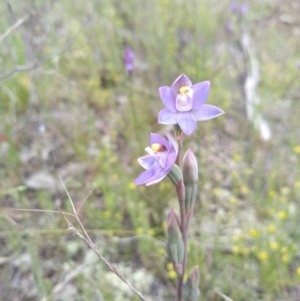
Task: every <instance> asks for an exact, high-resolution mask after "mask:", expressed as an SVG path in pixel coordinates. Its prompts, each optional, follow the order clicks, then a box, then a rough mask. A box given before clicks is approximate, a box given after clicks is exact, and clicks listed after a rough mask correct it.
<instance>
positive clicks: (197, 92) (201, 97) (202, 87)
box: [193, 81, 210, 110]
mask: <svg viewBox="0 0 300 301" xmlns="http://www.w3.org/2000/svg"><path fill="white" fill-rule="evenodd" d="M209 89H210V82H209V81H205V82H200V83H197V84H195V85H194V86H193V91H194V95H193V110H198V109H200V107H201V106H202V105H203V104H204V103H205V101H206V99H207V96H208V93H209Z"/></svg>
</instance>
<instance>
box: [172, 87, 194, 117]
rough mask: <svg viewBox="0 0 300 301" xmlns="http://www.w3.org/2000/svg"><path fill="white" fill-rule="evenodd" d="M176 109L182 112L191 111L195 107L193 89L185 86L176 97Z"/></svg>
mask: <svg viewBox="0 0 300 301" xmlns="http://www.w3.org/2000/svg"><path fill="white" fill-rule="evenodd" d="M175 105H176V109H177V111H180V112H185V111H190V110H191V109H192V107H193V89H192V88H191V87H189V86H183V87H181V88H180V89H179V91H178V94H177V96H176V104H175Z"/></svg>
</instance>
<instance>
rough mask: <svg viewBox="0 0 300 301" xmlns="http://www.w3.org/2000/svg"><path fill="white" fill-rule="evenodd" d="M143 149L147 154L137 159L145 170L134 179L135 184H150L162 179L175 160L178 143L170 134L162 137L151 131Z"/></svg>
mask: <svg viewBox="0 0 300 301" xmlns="http://www.w3.org/2000/svg"><path fill="white" fill-rule="evenodd" d="M145 150H146V152H147V153H148V155H146V156H143V157H140V158H138V160H137V161H138V163H139V164H140V165H141V166H142V167H143V168H144V169H145V171H144V172H143V173H141V174H140V175H139V176H138V177H137V178H136V179H135V185H146V186H150V185H153V184H156V183H158V182H160V181H161V180H162V179H164V178H165V177H166V176H167V175H168V173H169V172H170V170H171V168H172V167H173V165H174V164H175V162H176V159H177V155H178V144H177V141H176V140H175V139H174V137H173V136H171V135H170V134H167V135H166V137H163V136H160V135H158V134H154V133H151V134H150V146H148V147H146V149H145Z"/></svg>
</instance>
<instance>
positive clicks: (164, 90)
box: [158, 86, 176, 112]
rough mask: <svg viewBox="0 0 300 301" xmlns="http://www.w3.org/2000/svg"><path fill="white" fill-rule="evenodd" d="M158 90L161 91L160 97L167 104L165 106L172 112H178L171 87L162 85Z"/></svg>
mask: <svg viewBox="0 0 300 301" xmlns="http://www.w3.org/2000/svg"><path fill="white" fill-rule="evenodd" d="M158 91H159V96H160V99H161V101H162V102H163V104H164V105H165V107H166V108H167V109H169V110H170V111H171V112H176V108H175V96H174V94H173V93H172V91H171V88H170V87H167V86H164V87H160V88H159V89H158Z"/></svg>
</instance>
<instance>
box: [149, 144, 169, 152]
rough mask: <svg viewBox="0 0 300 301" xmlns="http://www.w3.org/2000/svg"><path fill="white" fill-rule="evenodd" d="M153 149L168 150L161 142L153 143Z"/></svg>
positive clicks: (154, 150) (158, 150) (156, 150)
mask: <svg viewBox="0 0 300 301" xmlns="http://www.w3.org/2000/svg"><path fill="white" fill-rule="evenodd" d="M151 150H152V151H153V152H163V151H165V150H166V148H165V146H163V145H162V144H159V143H153V144H152V145H151Z"/></svg>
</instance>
